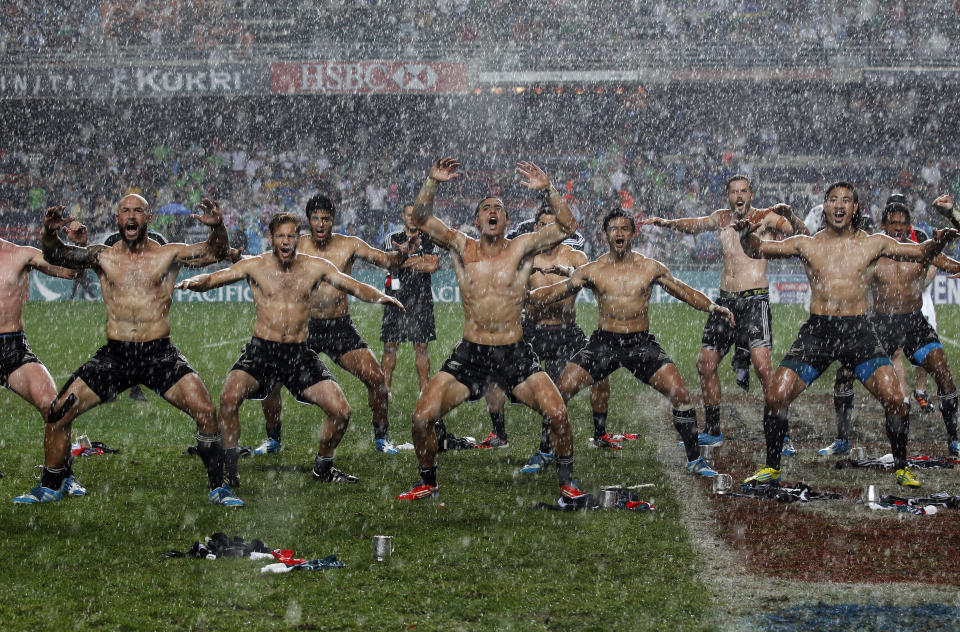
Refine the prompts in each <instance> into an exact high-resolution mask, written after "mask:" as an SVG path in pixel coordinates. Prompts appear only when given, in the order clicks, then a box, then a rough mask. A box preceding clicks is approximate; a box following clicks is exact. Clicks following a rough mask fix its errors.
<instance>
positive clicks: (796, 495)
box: [724, 483, 842, 503]
mask: <svg viewBox="0 0 960 632" xmlns="http://www.w3.org/2000/svg"><path fill="white" fill-rule="evenodd" d="M724 496H727V497H731V496H732V497H734V498H758V499H761V500H775V501H777V502H779V503H795V502H802V503H805V502H809V501H811V500H837V499H839V498H842V496H841V495H840V494H837V493H835V492H818V491H814V490H813V488H811V487H810V486H809V485H806V484H805V483H795V484H794V486H793V487H789V486H786V485H771V484H769V483H759V484H754V483H744V484H743V485H741V486H740V491H736V492H734V491H730V492H727V493H726V494H724Z"/></svg>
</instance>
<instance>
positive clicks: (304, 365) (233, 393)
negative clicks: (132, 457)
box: [177, 213, 403, 488]
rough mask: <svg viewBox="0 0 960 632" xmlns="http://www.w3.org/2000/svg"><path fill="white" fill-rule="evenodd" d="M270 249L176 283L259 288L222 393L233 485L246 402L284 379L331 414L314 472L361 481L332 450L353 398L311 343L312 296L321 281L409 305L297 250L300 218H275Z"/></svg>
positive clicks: (326, 478) (227, 468)
mask: <svg viewBox="0 0 960 632" xmlns="http://www.w3.org/2000/svg"><path fill="white" fill-rule="evenodd" d="M269 228H270V244H271V246H272V248H273V250H272V251H271V252H268V253H265V254H262V255H260V256H258V257H252V258H249V259H244V260H242V261H239V262H237V263H235V264H234V265H232V266H231V267H229V268H226V269H224V270H219V271H217V272H214V273H212V274H202V275H199V276H195V277H193V278H192V279H186V280H184V281H181V282H180V283H179V284H177V288H179V289H182V290H192V291H194V292H206V291H207V290H212V289H214V288H218V287H221V286H224V285H229V284H231V283H236V282H237V281H246V282H247V283H248V284H249V285H250V290H251V292H252V294H253V302H254V305H255V306H256V309H257V320H256V322H255V323H254V325H253V338H252V339H251V340H250V342H249V343H247V344H246V345H245V346H244V348H243V353H242V355H241V356H240V359H239V360H237V362H236V364H234V365H233V368H232V369H231V370H230V373H228V374H227V380H226V382H225V383H224V385H223V390H222V392H221V394H220V415H219V422H220V431H221V433H222V434H223V445H224V448H223V459H224V478H225V480H226V481H227V484H228V485H229V486H230V487H234V488H235V487H237V486H239V484H240V476H239V473H238V471H237V461H238V457H239V455H240V450H239V447H238V442H239V441H240V405H241V404H242V403H243V401H244V400H246V399H260V400H262V399H264V398H265V397H267V395H269V394H270V393H271V392H272V391H273V389H274V387H275V386H277V385H281V384H282V385H284V386H286V387H287V389H288V390H289V391H290V393H291V394H292V395H293V396H294V398H296V400H297V401H299V402H303V403H305V404H313V405H315V406H319V407H320V408H322V409H323V411H324V412H325V413H326V414H327V420H326V423H325V424H324V427H323V430H322V431H321V433H320V447H319V448H318V450H317V456H316V458H315V460H314V468H313V478H314V479H315V480H317V481H322V482H328V483H329V482H347V483H356V482H358V481H359V479H358V478H357V477H356V476H351V475H350V474H347V473H346V472H342V471H340V470H338V469H337V468H335V467H333V454H334V451H335V450H336V448H337V445H339V443H340V439H342V438H343V433H344V431H345V430H346V429H347V424H348V423H349V421H350V405H349V404H348V403H347V399H346V397H344V395H343V391H342V390H340V386H339V385H338V384H337V382H336V380H334V379H333V375H332V374H331V373H330V371H328V370H327V367H326V366H324V364H323V362H322V361H321V360H320V358H319V357H318V356H317V353H316V352H315V351H313V350H311V349H310V348H309V347H308V346H307V335H308V333H309V332H308V327H307V324H308V322H309V320H310V297H311V296H312V295H313V293H314V291H315V290H316V289H317V286H318V285H320V284H321V283H329V284H330V285H332V286H333V287H335V288H336V289H338V290H340V291H343V292H346V293H348V294H351V295H353V296H356V297H357V298H359V299H361V300H363V301H367V302H369V303H384V304H390V305H394V306H396V307H399V308H400V309H403V305H401V304H400V302H399V301H398V300H396V299H395V298H392V297H389V296H387V295H386V294H384V293H383V292H380V291H379V290H377V289H376V288H374V287H371V286H369V285H367V284H365V283H360V282H359V281H357V280H355V279H353V278H352V277H350V276H347V275H346V274H343V273H341V272H340V271H339V270H337V268H336V267H335V266H334V265H333V264H331V263H330V262H329V261H327V260H326V259H321V258H320V257H312V256H310V255H305V254H302V253H300V254H298V253H297V243H298V240H299V238H300V221H299V219H298V218H297V217H296V216H295V215H293V214H291V213H278V214H277V215H274V216H273V217H272V218H271V219H270V224H269Z"/></svg>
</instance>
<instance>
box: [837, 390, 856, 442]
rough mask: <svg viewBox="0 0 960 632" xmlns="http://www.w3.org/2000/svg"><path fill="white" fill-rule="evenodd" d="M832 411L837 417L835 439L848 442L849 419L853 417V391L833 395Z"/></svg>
mask: <svg viewBox="0 0 960 632" xmlns="http://www.w3.org/2000/svg"><path fill="white" fill-rule="evenodd" d="M833 410H834V411H835V412H836V415H837V439H841V440H843V441H849V440H850V417H851V416H852V415H853V391H852V390H850V391H841V392H836V391H835V392H834V393H833Z"/></svg>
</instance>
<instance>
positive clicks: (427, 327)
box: [380, 300, 437, 342]
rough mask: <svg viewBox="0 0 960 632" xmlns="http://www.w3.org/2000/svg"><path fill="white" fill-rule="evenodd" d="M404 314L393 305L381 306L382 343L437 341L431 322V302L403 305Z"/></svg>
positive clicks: (413, 302)
mask: <svg viewBox="0 0 960 632" xmlns="http://www.w3.org/2000/svg"><path fill="white" fill-rule="evenodd" d="M403 306H404V308H406V310H407V311H406V312H404V311H403V310H402V309H400V308H399V307H394V306H393V305H389V304H387V305H384V306H383V320H382V321H381V323H380V340H381V341H382V342H430V341H431V340H436V339H437V329H436V326H435V324H434V321H433V301H432V300H430V301H417V300H414V301H409V302H404V303H403Z"/></svg>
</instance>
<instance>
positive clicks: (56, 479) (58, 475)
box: [40, 466, 69, 489]
mask: <svg viewBox="0 0 960 632" xmlns="http://www.w3.org/2000/svg"><path fill="white" fill-rule="evenodd" d="M67 476H69V474H67V468H66V467H53V468H50V467H46V466H44V468H43V474H41V475H40V484H41V485H43V486H44V487H46V488H47V489H60V488H61V487H63V480H64V479H65V478H67Z"/></svg>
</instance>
